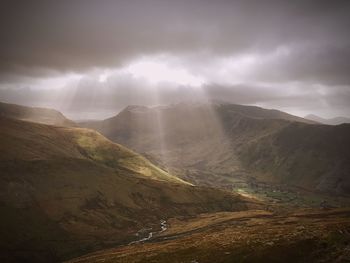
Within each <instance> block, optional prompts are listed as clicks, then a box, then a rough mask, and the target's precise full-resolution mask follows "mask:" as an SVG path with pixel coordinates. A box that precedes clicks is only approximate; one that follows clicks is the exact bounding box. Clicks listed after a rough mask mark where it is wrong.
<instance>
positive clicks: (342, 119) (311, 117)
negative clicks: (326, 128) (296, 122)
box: [305, 114, 350, 125]
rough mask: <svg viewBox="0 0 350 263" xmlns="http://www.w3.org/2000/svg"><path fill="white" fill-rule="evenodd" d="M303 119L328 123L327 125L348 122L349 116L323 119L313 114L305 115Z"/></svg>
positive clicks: (349, 120)
mask: <svg viewBox="0 0 350 263" xmlns="http://www.w3.org/2000/svg"><path fill="white" fill-rule="evenodd" d="M305 119H308V120H312V121H316V122H318V123H323V124H328V125H339V124H342V123H350V118H346V117H335V118H330V119H325V118H321V117H319V116H317V115H313V114H309V115H306V116H305Z"/></svg>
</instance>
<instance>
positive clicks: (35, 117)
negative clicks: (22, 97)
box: [0, 102, 76, 127]
mask: <svg viewBox="0 0 350 263" xmlns="http://www.w3.org/2000/svg"><path fill="white" fill-rule="evenodd" d="M0 116H1V117H7V118H14V119H19V120H24V121H30V122H38V123H44V124H51V125H58V126H71V127H73V126H76V125H75V123H74V122H73V121H71V120H69V119H67V118H66V117H65V116H64V115H63V114H62V113H61V112H59V111H57V110H53V109H47V108H38V107H26V106H22V105H16V104H9V103H3V102H0Z"/></svg>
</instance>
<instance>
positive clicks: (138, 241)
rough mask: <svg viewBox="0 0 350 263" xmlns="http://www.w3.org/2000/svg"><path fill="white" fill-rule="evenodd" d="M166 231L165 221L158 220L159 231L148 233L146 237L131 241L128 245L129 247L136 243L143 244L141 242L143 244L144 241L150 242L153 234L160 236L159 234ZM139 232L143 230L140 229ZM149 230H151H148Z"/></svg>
mask: <svg viewBox="0 0 350 263" xmlns="http://www.w3.org/2000/svg"><path fill="white" fill-rule="evenodd" d="M167 229H168V227H167V222H166V220H160V231H154V232H149V233H148V236H146V237H143V238H141V239H138V240H136V241H132V242H130V243H129V245H133V244H138V243H143V242H145V241H148V240H150V239H151V238H152V237H153V236H154V235H155V234H160V233H162V232H164V231H165V230H167ZM141 230H143V229H141ZM141 230H140V231H138V232H137V233H136V235H137V236H138V235H139V234H140V232H141ZM146 230H148V229H146ZM149 230H152V228H150V229H149Z"/></svg>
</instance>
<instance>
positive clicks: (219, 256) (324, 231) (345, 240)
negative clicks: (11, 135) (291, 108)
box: [68, 208, 350, 263]
mask: <svg viewBox="0 0 350 263" xmlns="http://www.w3.org/2000/svg"><path fill="white" fill-rule="evenodd" d="M167 227H168V228H167V229H166V231H162V232H159V233H158V234H155V235H154V237H153V238H152V239H150V240H148V241H147V242H144V243H137V244H131V245H126V246H122V247H118V248H114V249H108V250H103V251H99V252H95V253H92V254H88V255H86V256H82V257H80V258H76V259H72V260H70V261H68V262H69V263H83V262H88V263H90V262H128V263H136V262H174V263H177V262H179V263H180V262H188V263H212V262H221V263H225V262H227V263H228V262H284V263H285V262H350V209H349V208H337V209H298V210H293V211H289V212H288V211H287V212H286V210H282V211H279V212H278V211H274V212H268V211H263V210H250V211H242V212H220V213H210V214H201V215H200V216H197V217H193V218H171V219H169V220H167Z"/></svg>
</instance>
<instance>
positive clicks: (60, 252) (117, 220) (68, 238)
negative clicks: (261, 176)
mask: <svg viewBox="0 0 350 263" xmlns="http://www.w3.org/2000/svg"><path fill="white" fill-rule="evenodd" d="M0 122H1V127H2V129H1V130H0V140H1V144H0V153H1V154H0V160H1V162H0V166H1V167H0V170H1V176H0V181H1V184H0V188H1V196H0V213H1V215H2V217H1V224H0V227H1V233H2V236H1V239H0V245H1V248H2V253H1V261H2V262H15V261H23V260H25V259H26V260H27V261H32V262H52V261H59V260H62V259H64V258H69V257H73V256H74V255H79V254H82V253H86V252H89V251H93V250H96V249H98V248H104V247H108V246H110V245H116V244H120V243H123V242H128V241H132V240H134V239H135V236H134V234H135V233H136V232H137V231H138V230H140V229H143V228H149V227H152V226H153V227H156V226H157V227H159V220H161V219H166V218H168V217H170V216H178V215H181V216H184V215H195V214H198V213H201V212H206V211H223V210H228V211H230V210H234V211H235V210H245V209H247V207H248V206H249V205H250V201H249V200H247V199H244V198H242V197H240V196H238V195H234V194H231V193H228V192H223V191H219V190H215V189H211V188H203V187H194V186H191V185H189V184H188V183H186V182H184V181H182V180H180V179H177V178H176V177H174V176H171V175H169V174H168V173H167V172H165V171H163V170H161V169H159V168H157V167H156V166H154V165H152V164H151V163H150V162H149V161H147V160H146V159H144V158H143V157H141V156H139V155H137V154H135V153H134V152H132V151H130V150H128V149H126V148H125V147H122V146H120V145H117V144H114V143H111V142H110V141H108V140H107V139H105V138H104V137H103V136H101V135H99V134H98V133H96V132H94V131H90V130H87V129H76V128H65V127H56V126H49V125H42V124H36V123H30V122H23V121H18V120H11V119H7V118H0Z"/></svg>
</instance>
